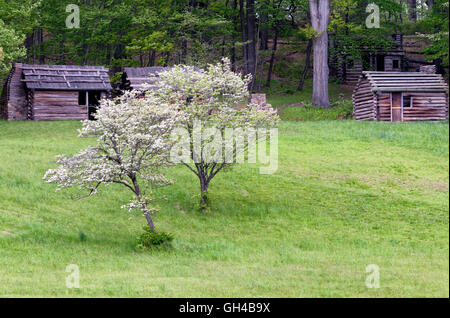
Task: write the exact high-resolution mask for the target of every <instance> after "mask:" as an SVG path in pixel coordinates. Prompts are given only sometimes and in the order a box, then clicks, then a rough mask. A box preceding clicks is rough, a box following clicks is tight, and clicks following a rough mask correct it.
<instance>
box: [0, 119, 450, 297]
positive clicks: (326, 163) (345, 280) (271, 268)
mask: <svg viewBox="0 0 450 318" xmlns="http://www.w3.org/2000/svg"><path fill="white" fill-rule="evenodd" d="M79 127H80V124H79V123H78V122H0V296H7V297H12V296H61V297H62V296H69V297H70V296H77V297H78V296H138V297H144V296H145V297H160V296H167V297H173V296H178V297H180V296H183V297H196V296H202V297H216V296H223V297H239V296H248V297H250V296H266V297H347V296H351V297H421V296H440V297H448V296H449V263H448V259H449V231H448V226H449V223H448V221H449V201H448V200H449V192H448V191H449V189H448V188H449V170H448V169H449V168H448V165H449V157H448V155H449V129H448V123H409V124H408V123H398V124H392V123H364V122H354V121H345V120H343V121H321V122H282V123H281V125H280V139H279V169H278V171H277V173H275V174H274V175H260V174H259V173H258V169H256V168H255V167H251V166H248V165H241V166H238V167H236V168H235V169H233V170H232V171H230V172H227V173H223V174H219V175H218V176H217V177H216V179H214V180H213V182H212V185H211V189H210V196H211V200H212V203H211V204H212V208H211V209H210V211H209V212H205V213H200V212H197V211H196V210H195V205H196V203H197V201H198V191H197V190H198V187H199V186H198V184H197V181H196V180H195V178H194V176H193V174H191V173H189V172H188V171H187V170H186V169H184V168H183V167H177V168H173V169H171V170H170V171H169V173H170V175H171V176H172V177H173V178H174V179H175V180H176V182H175V184H174V185H173V186H171V187H167V188H164V189H160V190H159V191H158V194H159V195H161V196H162V195H164V196H165V197H166V200H160V202H159V205H160V207H161V212H160V213H159V214H157V215H156V216H155V221H156V226H157V227H158V228H159V229H161V230H164V231H168V232H171V233H173V234H174V235H175V241H174V248H173V250H168V251H158V252H149V251H141V250H136V249H135V243H134V242H135V239H136V237H137V235H138V234H140V233H141V231H142V229H141V228H142V226H143V225H144V224H145V220H144V218H143V217H142V216H141V215H130V214H129V213H128V212H126V211H125V210H122V209H120V206H121V205H122V204H124V203H125V202H126V201H127V199H128V198H129V197H130V194H129V193H128V192H127V190H125V189H122V188H120V187H116V186H110V187H109V188H103V189H102V190H101V191H100V193H99V194H98V195H97V196H95V197H92V198H89V199H84V200H79V201H73V200H71V199H70V196H71V195H73V192H70V191H69V192H58V193H55V191H54V190H55V187H54V186H52V185H47V184H44V183H43V181H42V180H41V178H42V176H43V174H44V173H45V171H46V169H48V168H50V167H53V166H54V157H55V156H56V155H57V154H71V153H75V152H76V151H78V150H79V149H81V148H83V147H84V146H86V145H87V144H88V143H89V140H80V139H77V138H76V129H77V128H79ZM68 264H77V265H78V266H79V267H80V271H81V289H79V290H68V289H66V285H65V280H66V275H67V273H66V272H65V269H66V266H67V265H68ZM368 264H377V265H378V266H379V268H380V276H381V283H380V284H381V287H380V288H379V289H368V288H366V287H365V283H364V282H365V279H366V275H367V274H366V272H365V268H366V266H367V265H368Z"/></svg>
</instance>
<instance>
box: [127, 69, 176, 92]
mask: <svg viewBox="0 0 450 318" xmlns="http://www.w3.org/2000/svg"><path fill="white" fill-rule="evenodd" d="M169 69H170V67H163V66H149V67H125V68H124V69H123V73H122V78H121V83H120V86H119V87H120V89H121V90H129V89H142V88H143V85H144V84H148V85H149V89H152V88H154V87H155V85H154V82H155V79H157V78H158V74H159V73H160V72H163V71H166V70H169ZM150 76H151V77H152V78H153V79H150Z"/></svg>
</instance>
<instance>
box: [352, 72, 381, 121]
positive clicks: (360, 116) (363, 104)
mask: <svg viewBox="0 0 450 318" xmlns="http://www.w3.org/2000/svg"><path fill="white" fill-rule="evenodd" d="M352 99H353V118H354V119H356V120H376V118H377V113H376V107H375V105H376V95H375V94H374V93H373V92H372V90H371V86H370V83H369V81H368V80H367V79H363V80H361V81H359V82H358V84H357V86H356V88H355V91H354V93H353V97H352Z"/></svg>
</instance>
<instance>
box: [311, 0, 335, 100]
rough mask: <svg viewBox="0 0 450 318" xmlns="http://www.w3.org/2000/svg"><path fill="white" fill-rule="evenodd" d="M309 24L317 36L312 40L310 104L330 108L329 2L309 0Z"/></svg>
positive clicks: (328, 0)
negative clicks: (311, 89)
mask: <svg viewBox="0 0 450 318" xmlns="http://www.w3.org/2000/svg"><path fill="white" fill-rule="evenodd" d="M309 6H310V11H311V23H312V27H313V28H314V30H316V32H317V36H316V37H315V38H314V40H313V49H314V64H313V65H314V74H313V93H312V98H311V103H312V104H313V105H314V106H315V107H319V108H326V109H328V108H330V99H329V96H328V73H329V70H328V33H327V27H328V23H329V20H330V0H309Z"/></svg>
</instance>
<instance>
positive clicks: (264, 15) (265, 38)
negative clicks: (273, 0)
mask: <svg viewBox="0 0 450 318" xmlns="http://www.w3.org/2000/svg"><path fill="white" fill-rule="evenodd" d="M268 7H269V1H268V0H265V1H264V2H263V7H262V12H261V19H260V21H261V22H260V24H261V27H260V29H261V31H260V32H259V37H260V39H261V45H260V50H263V51H266V50H268V49H269V26H268V23H269V14H268V9H269V8H268Z"/></svg>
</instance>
